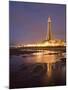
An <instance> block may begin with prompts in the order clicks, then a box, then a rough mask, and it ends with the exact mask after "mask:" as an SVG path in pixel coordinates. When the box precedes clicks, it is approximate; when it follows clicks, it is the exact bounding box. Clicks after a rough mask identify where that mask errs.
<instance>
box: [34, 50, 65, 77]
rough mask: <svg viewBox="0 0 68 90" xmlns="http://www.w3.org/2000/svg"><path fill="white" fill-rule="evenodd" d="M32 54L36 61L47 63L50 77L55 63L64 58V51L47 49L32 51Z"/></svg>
mask: <svg viewBox="0 0 68 90" xmlns="http://www.w3.org/2000/svg"><path fill="white" fill-rule="evenodd" d="M33 55H34V58H35V59H34V60H35V62H36V63H46V64H47V76H48V78H50V77H51V75H52V70H53V68H55V63H57V62H60V61H61V59H62V58H65V53H61V52H56V51H48V50H46V51H41V52H38V53H33ZM63 60H64V59H63ZM43 68H44V66H43Z"/></svg>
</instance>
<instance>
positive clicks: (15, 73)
mask: <svg viewBox="0 0 68 90" xmlns="http://www.w3.org/2000/svg"><path fill="white" fill-rule="evenodd" d="M65 84H66V55H65V53H64V52H60V51H47V50H45V51H39V52H34V53H30V54H21V55H12V56H10V88H27V87H42V86H56V85H65Z"/></svg>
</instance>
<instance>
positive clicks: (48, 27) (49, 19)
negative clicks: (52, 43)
mask: <svg viewBox="0 0 68 90" xmlns="http://www.w3.org/2000/svg"><path fill="white" fill-rule="evenodd" d="M51 29H52V21H51V17H50V16H49V17H48V24H47V36H46V40H48V41H49V40H52V31H51Z"/></svg>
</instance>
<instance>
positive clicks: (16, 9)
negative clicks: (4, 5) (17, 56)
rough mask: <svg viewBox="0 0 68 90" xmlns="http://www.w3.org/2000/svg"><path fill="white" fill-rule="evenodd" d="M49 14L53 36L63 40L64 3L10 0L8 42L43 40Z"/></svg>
mask: <svg viewBox="0 0 68 90" xmlns="http://www.w3.org/2000/svg"><path fill="white" fill-rule="evenodd" d="M49 16H51V19H52V33H53V37H54V38H56V39H63V40H65V37H66V36H65V34H66V32H65V31H66V23H65V22H66V20H65V18H66V6H65V5H60V4H59V5H58V4H46V3H44V4H41V3H27V2H16V1H10V2H9V32H10V43H11V44H15V43H23V44H27V43H36V42H39V41H42V40H45V39H46V34H47V20H48V17H49Z"/></svg>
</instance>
